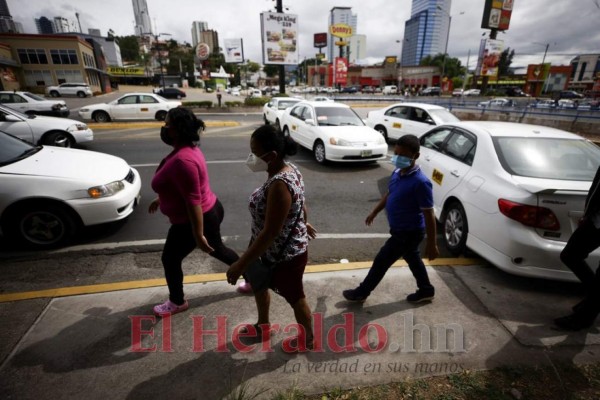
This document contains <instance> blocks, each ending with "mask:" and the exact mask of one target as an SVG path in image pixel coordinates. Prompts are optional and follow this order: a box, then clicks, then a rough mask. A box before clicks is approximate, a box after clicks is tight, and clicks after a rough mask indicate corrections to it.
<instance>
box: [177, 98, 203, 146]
mask: <svg viewBox="0 0 600 400" xmlns="http://www.w3.org/2000/svg"><path fill="white" fill-rule="evenodd" d="M168 115H169V125H170V126H172V127H173V128H175V131H177V134H178V135H179V139H180V140H181V142H182V143H187V144H189V145H193V143H194V142H198V141H200V135H199V133H198V131H199V130H200V129H202V130H204V129H205V128H206V125H204V121H202V120H201V119H200V118H198V117H196V115H195V114H194V113H193V112H192V111H191V110H189V109H187V108H184V107H175V108H172V109H170V110H169V114H168Z"/></svg>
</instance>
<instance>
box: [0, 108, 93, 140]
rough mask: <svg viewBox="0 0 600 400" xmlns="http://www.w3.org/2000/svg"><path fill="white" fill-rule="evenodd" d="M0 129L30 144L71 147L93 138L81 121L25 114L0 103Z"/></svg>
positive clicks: (91, 132) (90, 131)
mask: <svg viewBox="0 0 600 400" xmlns="http://www.w3.org/2000/svg"><path fill="white" fill-rule="evenodd" d="M0 131H4V132H6V133H10V134H11V135H14V136H16V137H18V138H21V139H23V140H26V141H28V142H29V143H32V144H46V145H49V146H59V147H72V146H73V145H75V144H80V143H85V142H90V141H92V140H93V139H94V132H93V131H92V130H91V129H90V128H89V127H88V126H87V125H86V124H84V123H83V122H81V121H76V120H74V119H68V118H56V117H44V116H37V115H26V114H23V113H20V112H19V111H16V110H13V109H12V108H9V107H5V106H1V105H0Z"/></svg>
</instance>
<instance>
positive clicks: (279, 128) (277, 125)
mask: <svg viewBox="0 0 600 400" xmlns="http://www.w3.org/2000/svg"><path fill="white" fill-rule="evenodd" d="M275 128H277V129H278V130H281V124H280V123H279V118H277V119H276V120H275Z"/></svg>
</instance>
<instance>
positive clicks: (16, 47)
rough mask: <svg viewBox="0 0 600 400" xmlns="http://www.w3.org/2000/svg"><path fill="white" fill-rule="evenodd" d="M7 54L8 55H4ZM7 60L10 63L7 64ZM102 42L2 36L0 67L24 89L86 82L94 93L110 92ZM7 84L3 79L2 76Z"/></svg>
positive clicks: (40, 90) (63, 37) (76, 37)
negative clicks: (3, 56) (10, 74)
mask: <svg viewBox="0 0 600 400" xmlns="http://www.w3.org/2000/svg"><path fill="white" fill-rule="evenodd" d="M2 55H5V56H6V57H5V58H2ZM7 63H8V64H7ZM106 66H107V65H106V59H105V57H104V53H103V51H102V45H101V44H100V43H98V42H97V41H95V40H93V39H92V38H88V39H86V38H84V37H82V36H80V35H75V34H71V35H28V34H2V35H0V67H2V68H3V69H4V70H5V71H8V72H10V73H12V75H13V76H14V77H15V78H16V79H17V80H18V81H19V87H20V88H21V89H25V90H29V91H31V92H35V93H43V92H44V90H45V88H46V86H50V85H57V84H60V83H65V82H74V83H75V82H84V83H87V84H88V85H89V86H90V88H91V89H92V91H93V92H110V91H111V86H110V79H109V76H108V74H107V73H106V72H105V71H106ZM2 84H3V85H4V86H6V85H5V82H4V78H2Z"/></svg>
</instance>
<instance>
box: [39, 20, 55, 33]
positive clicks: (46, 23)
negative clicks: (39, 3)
mask: <svg viewBox="0 0 600 400" xmlns="http://www.w3.org/2000/svg"><path fill="white" fill-rule="evenodd" d="M35 26H36V27H37V31H38V33H39V34H42V35H46V34H52V33H54V23H53V22H52V21H51V20H49V19H48V18H46V17H40V18H36V19H35Z"/></svg>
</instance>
